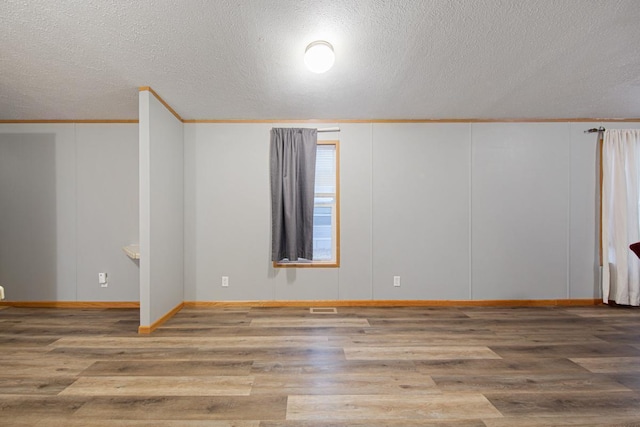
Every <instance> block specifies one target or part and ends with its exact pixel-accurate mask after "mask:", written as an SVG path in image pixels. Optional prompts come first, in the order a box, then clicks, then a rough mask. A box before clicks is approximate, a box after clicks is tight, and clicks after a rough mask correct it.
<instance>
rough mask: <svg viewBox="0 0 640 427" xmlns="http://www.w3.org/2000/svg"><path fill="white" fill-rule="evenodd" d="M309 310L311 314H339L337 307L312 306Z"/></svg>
mask: <svg viewBox="0 0 640 427" xmlns="http://www.w3.org/2000/svg"><path fill="white" fill-rule="evenodd" d="M309 312H310V313H311V314H338V310H337V309H336V308H335V307H311V308H310V309H309Z"/></svg>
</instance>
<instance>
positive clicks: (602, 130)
mask: <svg viewBox="0 0 640 427" xmlns="http://www.w3.org/2000/svg"><path fill="white" fill-rule="evenodd" d="M605 130H606V129H605V128H604V127H602V126H600V127H599V128H591V129H587V130H585V131H584V133H596V132H604V131H605Z"/></svg>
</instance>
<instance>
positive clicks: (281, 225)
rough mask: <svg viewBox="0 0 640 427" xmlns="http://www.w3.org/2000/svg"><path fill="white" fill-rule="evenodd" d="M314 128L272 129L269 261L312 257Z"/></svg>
mask: <svg viewBox="0 0 640 427" xmlns="http://www.w3.org/2000/svg"><path fill="white" fill-rule="evenodd" d="M317 132H318V131H317V129H298V128H273V129H271V260H272V261H281V260H283V259H285V258H287V259H288V260H289V261H298V259H299V258H304V259H307V260H312V259H313V196H314V186H315V177H316V145H317V143H318V135H317Z"/></svg>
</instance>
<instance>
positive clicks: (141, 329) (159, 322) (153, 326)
mask: <svg viewBox="0 0 640 427" xmlns="http://www.w3.org/2000/svg"><path fill="white" fill-rule="evenodd" d="M184 306H185V305H184V302H181V303H180V304H178V305H176V306H175V307H173V308H172V309H171V310H169V311H168V312H167V313H165V315H164V316H162V317H161V318H159V319H158V320H156V321H155V322H153V323H152V324H151V325H149V326H143V325H140V326H139V327H138V333H139V334H141V335H146V334H150V333H151V332H153V331H155V330H156V329H157V328H158V327H160V326H161V325H162V324H163V323H164V322H166V321H167V320H169V319H171V318H172V317H173V316H175V315H176V313H177V312H179V311H180V310H182V308H183V307H184Z"/></svg>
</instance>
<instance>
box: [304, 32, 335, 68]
mask: <svg viewBox="0 0 640 427" xmlns="http://www.w3.org/2000/svg"><path fill="white" fill-rule="evenodd" d="M335 60H336V55H335V54H334V53H333V46H331V43H329V42H326V41H324V40H318V41H315V42H312V43H309V46H307V49H306V50H305V51H304V63H305V64H306V66H307V68H308V69H309V70H311V71H313V72H314V73H318V74H319V73H324V72H325V71H328V70H329V69H330V68H331V67H333V63H334V61H335Z"/></svg>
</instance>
